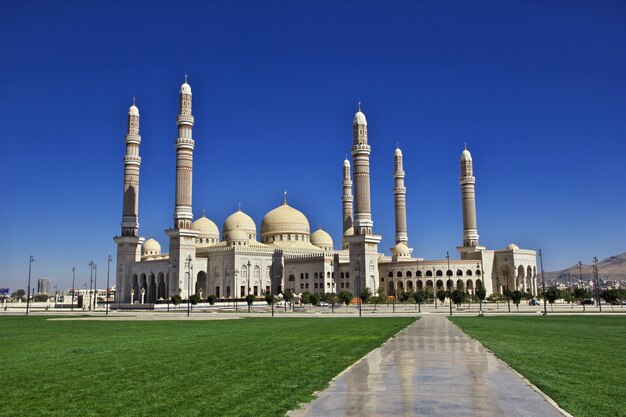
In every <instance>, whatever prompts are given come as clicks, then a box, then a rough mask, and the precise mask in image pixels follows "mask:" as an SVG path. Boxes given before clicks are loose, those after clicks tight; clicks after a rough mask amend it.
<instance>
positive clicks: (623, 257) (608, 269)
mask: <svg viewBox="0 0 626 417" xmlns="http://www.w3.org/2000/svg"><path fill="white" fill-rule="evenodd" d="M581 269H582V276H583V281H590V280H592V279H593V271H592V268H591V265H585V264H583V266H582V268H581ZM568 274H569V275H568ZM570 277H571V280H572V284H573V283H574V282H578V281H579V280H580V270H579V268H578V265H574V266H571V267H569V268H566V269H563V270H561V271H552V272H546V273H545V278H546V280H548V281H554V280H558V281H561V282H569V280H570ZM539 278H541V276H539ZM598 278H600V279H602V280H606V279H609V280H618V281H626V252H624V253H620V254H619V255H614V256H609V257H608V258H606V259H602V260H601V261H599V262H598Z"/></svg>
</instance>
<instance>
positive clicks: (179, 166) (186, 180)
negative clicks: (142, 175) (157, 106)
mask: <svg viewBox="0 0 626 417" xmlns="http://www.w3.org/2000/svg"><path fill="white" fill-rule="evenodd" d="M178 108H179V113H178V117H177V118H176V124H177V125H178V139H176V208H175V210H174V229H191V222H192V221H193V213H192V211H191V187H192V176H193V175H192V174H193V148H194V141H193V139H192V137H191V129H192V128H193V121H194V119H193V116H192V115H191V87H190V86H189V84H187V76H185V82H184V83H183V85H181V86H180V95H179V107H178Z"/></svg>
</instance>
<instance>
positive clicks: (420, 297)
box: [411, 290, 426, 313]
mask: <svg viewBox="0 0 626 417" xmlns="http://www.w3.org/2000/svg"><path fill="white" fill-rule="evenodd" d="M411 295H412V297H413V299H414V300H415V304H417V308H418V311H419V312H420V313H421V312H422V303H423V302H424V299H425V298H426V292H425V291H424V290H417V291H415V292H414V293H413V294H411Z"/></svg>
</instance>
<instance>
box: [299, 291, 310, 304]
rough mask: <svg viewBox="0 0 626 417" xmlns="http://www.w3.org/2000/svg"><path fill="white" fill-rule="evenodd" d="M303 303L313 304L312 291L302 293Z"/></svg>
mask: <svg viewBox="0 0 626 417" xmlns="http://www.w3.org/2000/svg"><path fill="white" fill-rule="evenodd" d="M301 302H302V304H310V303H311V292H310V291H305V292H303V293H302V298H301Z"/></svg>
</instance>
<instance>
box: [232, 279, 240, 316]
mask: <svg viewBox="0 0 626 417" xmlns="http://www.w3.org/2000/svg"><path fill="white" fill-rule="evenodd" d="M238 278H239V270H238V269H235V288H234V291H235V292H234V294H233V296H234V298H235V311H237V287H238V286H239V280H238Z"/></svg>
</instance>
